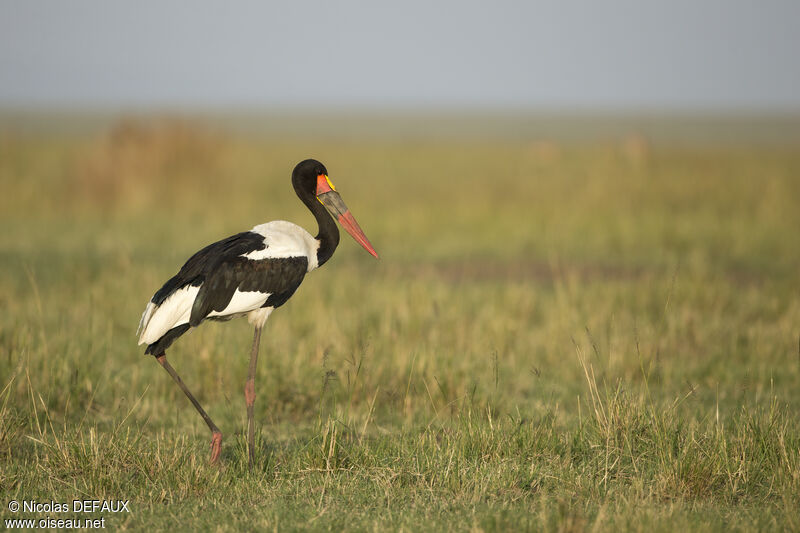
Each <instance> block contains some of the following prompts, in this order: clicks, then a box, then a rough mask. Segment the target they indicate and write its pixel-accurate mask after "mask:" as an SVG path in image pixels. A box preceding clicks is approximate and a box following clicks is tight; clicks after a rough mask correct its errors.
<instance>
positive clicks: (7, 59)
mask: <svg viewBox="0 0 800 533" xmlns="http://www.w3.org/2000/svg"><path fill="white" fill-rule="evenodd" d="M17 106H23V107H37V106H47V107H64V106H68V107H69V106H76V107H81V108H87V107H89V108H91V107H102V108H106V109H108V108H111V109H114V108H118V107H125V108H151V107H155V108H169V107H174V106H182V107H190V108H198V107H199V108H206V107H215V108H220V107H221V108H230V107H236V108H246V107H251V106H257V107H259V108H282V107H290V108H303V107H313V108H324V107H331V106H333V107H346V108H353V107H360V106H367V107H371V108H382V107H393V108H419V107H423V108H434V109H435V108H441V107H444V108H455V109H462V108H472V107H477V108H488V109H493V108H500V109H503V108H506V109H508V108H533V109H553V108H555V109H560V110H570V109H594V108H605V109H628V108H633V109H642V108H644V109H664V108H668V109H675V108H677V109H681V108H683V109H687V108H688V109H695V108H713V109H733V110H737V109H750V110H752V109H756V110H759V109H760V110H773V111H774V110H778V111H780V110H793V111H799V110H800V0H762V1H756V0H753V1H749V2H744V1H738V0H669V1H667V0H662V1H655V0H606V1H604V2H603V1H596V0H595V1H589V0H587V1H547V2H535V1H519V2H512V1H503V0H500V1H498V0H493V1H485V2H474V1H459V2H437V1H435V0H402V1H393V2H379V1H372V2H367V1H363V2H362V1H353V0H346V1H333V0H331V1H312V2H308V1H295V2H292V1H288V0H287V1H284V2H268V1H260V2H256V1H248V2H232V1H230V2H223V1H218V2H216V1H209V0H194V1H169V0H166V1H165V0H160V1H151V0H145V1H142V0H137V1H128V2H122V1H113V0H53V1H47V2H45V1H41V0H15V1H14V0H0V107H6V108H8V107H17Z"/></svg>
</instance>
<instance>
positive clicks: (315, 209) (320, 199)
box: [292, 159, 378, 264]
mask: <svg viewBox="0 0 800 533" xmlns="http://www.w3.org/2000/svg"><path fill="white" fill-rule="evenodd" d="M292 185H294V190H295V192H296V193H297V196H298V197H299V198H300V200H302V202H303V203H304V204H306V206H307V207H308V209H309V210H310V211H311V212H312V213H313V214H314V216H315V217H316V219H317V222H318V223H319V226H320V235H319V236H318V238H321V237H324V235H323V233H325V232H326V231H327V235H328V237H327V238H328V239H329V240H330V242H331V243H332V246H330V247H329V248H330V249H329V250H328V252H329V254H328V257H330V254H332V253H333V249H335V248H336V245H337V244H338V243H339V231H338V230H337V229H336V224H332V220H337V221H338V222H339V224H341V225H342V227H343V228H344V229H345V230H346V231H347V233H349V234H350V235H351V236H352V237H353V238H354V239H355V240H356V242H358V243H359V244H360V245H361V246H363V247H364V249H365V250H366V251H368V252H369V253H370V254H372V255H373V256H375V257H378V254H377V252H375V249H374V248H373V247H372V244H370V242H369V239H367V236H366V235H364V231H363V230H362V229H361V227H360V226H359V225H358V222H356V219H355V218H354V217H353V214H352V213H351V212H350V210H349V209H348V208H347V205H345V203H344V201H343V200H342V197H341V196H339V193H338V192H336V188H335V187H334V186H333V183H331V180H330V178H328V169H326V168H325V165H323V164H322V163H320V162H319V161H317V160H316V159H306V160H305V161H301V162H299V163H298V164H297V166H296V167H294V171H293V172H292ZM320 206H324V210H320ZM326 211H327V213H326ZM329 223H331V224H332V226H327V225H328V224H329ZM323 226H327V227H328V229H327V230H326V229H325V228H324V227H323ZM325 260H327V257H326V258H325ZM323 262H324V261H320V263H319V264H322V263H323Z"/></svg>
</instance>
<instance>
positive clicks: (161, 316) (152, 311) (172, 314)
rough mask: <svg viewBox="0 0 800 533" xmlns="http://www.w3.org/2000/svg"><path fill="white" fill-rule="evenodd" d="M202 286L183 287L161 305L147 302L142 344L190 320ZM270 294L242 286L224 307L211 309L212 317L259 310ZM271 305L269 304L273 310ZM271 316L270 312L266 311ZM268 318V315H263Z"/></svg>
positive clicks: (143, 316) (141, 336)
mask: <svg viewBox="0 0 800 533" xmlns="http://www.w3.org/2000/svg"><path fill="white" fill-rule="evenodd" d="M199 290H200V287H199V286H198V287H191V286H188V287H184V288H182V289H178V290H177V291H175V292H173V293H172V294H170V296H169V298H167V299H166V300H164V302H163V303H162V304H161V305H158V306H157V305H155V304H154V303H153V302H150V303H148V304H147V307H146V308H145V310H144V314H142V320H141V322H140V323H139V329H140V331H141V334H140V335H139V344H153V343H154V342H156V341H157V340H158V339H160V338H161V337H163V336H164V334H165V333H166V332H168V331H169V330H171V329H172V328H174V327H175V326H180V325H181V324H188V323H189V317H190V316H191V314H192V305H194V300H195V298H196V297H197V293H198V292H199ZM269 297H270V294H269V293H264V292H257V291H247V292H243V291H240V290H239V289H236V291H235V292H234V293H233V296H232V297H231V301H230V302H229V303H228V305H227V306H226V307H225V309H223V310H222V311H212V312H210V313H209V314H208V316H209V317H215V316H229V315H241V314H245V313H249V312H250V311H256V310H258V309H259V308H260V307H261V306H262V305H264V303H265V302H266V301H267V298H269ZM271 309H272V308H270V310H271ZM267 316H269V315H267ZM264 320H266V317H265V318H264Z"/></svg>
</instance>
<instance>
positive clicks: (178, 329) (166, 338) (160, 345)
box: [144, 324, 191, 357]
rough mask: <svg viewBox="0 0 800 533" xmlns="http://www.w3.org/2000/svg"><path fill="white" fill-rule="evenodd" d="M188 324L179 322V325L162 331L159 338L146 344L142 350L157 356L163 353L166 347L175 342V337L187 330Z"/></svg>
mask: <svg viewBox="0 0 800 533" xmlns="http://www.w3.org/2000/svg"><path fill="white" fill-rule="evenodd" d="M190 327H191V326H189V324H181V325H180V326H175V327H174V328H172V329H171V330H169V331H168V332H166V333H164V335H162V336H161V338H160V339H158V340H157V341H156V342H154V343H153V344H150V345H148V346H147V349H146V350H145V351H144V353H145V354H150V355H154V356H156V357H158V356H159V355H161V354H163V353H164V352H166V351H167V348H169V347H170V345H171V344H172V343H173V342H175V339H177V338H178V337H180V336H181V335H183V334H184V333H186V332H187V331H189V328H190Z"/></svg>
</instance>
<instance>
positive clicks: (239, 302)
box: [187, 289, 270, 322]
mask: <svg viewBox="0 0 800 533" xmlns="http://www.w3.org/2000/svg"><path fill="white" fill-rule="evenodd" d="M269 296H270V293H268V292H267V293H264V292H258V291H247V292H242V291H240V290H239V289H236V291H235V292H234V293H233V297H231V301H230V302H229V303H228V305H227V306H226V307H225V309H223V310H222V311H211V312H210V313H208V316H209V317H212V316H228V315H239V314H242V313H249V312H250V311H254V310H256V309H258V308H259V307H261V306H262V305H264V302H266V301H267V298H269ZM187 322H188V320H187Z"/></svg>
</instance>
